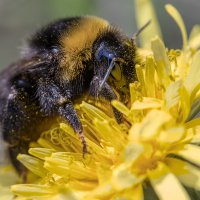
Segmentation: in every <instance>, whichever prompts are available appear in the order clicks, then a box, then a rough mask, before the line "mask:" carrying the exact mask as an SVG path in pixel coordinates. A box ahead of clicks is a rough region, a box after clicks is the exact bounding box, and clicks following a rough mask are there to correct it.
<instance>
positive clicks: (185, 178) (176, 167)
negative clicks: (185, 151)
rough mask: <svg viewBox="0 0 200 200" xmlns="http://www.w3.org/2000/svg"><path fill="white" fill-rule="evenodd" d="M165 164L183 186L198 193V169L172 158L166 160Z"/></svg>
mask: <svg viewBox="0 0 200 200" xmlns="http://www.w3.org/2000/svg"><path fill="white" fill-rule="evenodd" d="M167 164H168V166H169V168H170V170H171V171H172V172H173V173H174V174H175V175H176V176H177V177H178V179H179V180H180V181H181V182H182V183H183V184H184V185H185V186H187V187H190V188H194V189H196V190H198V191H200V169H198V168H196V167H194V166H192V165H190V164H188V163H186V162H185V161H182V160H178V159H174V158H168V160H167Z"/></svg>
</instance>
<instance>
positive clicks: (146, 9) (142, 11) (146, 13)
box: [134, 0, 162, 48]
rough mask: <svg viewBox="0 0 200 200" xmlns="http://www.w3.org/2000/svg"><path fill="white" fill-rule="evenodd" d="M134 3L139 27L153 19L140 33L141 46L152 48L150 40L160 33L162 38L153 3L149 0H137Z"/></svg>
mask: <svg viewBox="0 0 200 200" xmlns="http://www.w3.org/2000/svg"><path fill="white" fill-rule="evenodd" d="M134 3H135V12H136V20H137V25H138V27H139V28H140V27H142V26H144V24H145V23H147V22H148V21H149V20H151V24H150V25H149V26H148V27H147V28H146V29H145V30H144V31H143V32H142V33H141V35H140V43H141V46H142V47H145V48H150V40H151V39H152V38H153V37H154V36H156V35H158V36H159V37H160V38H162V33H161V30H160V26H159V23H158V20H157V17H156V13H155V10H154V6H153V3H152V1H149V0H142V1H141V0H135V1H134Z"/></svg>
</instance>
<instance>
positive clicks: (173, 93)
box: [165, 81, 181, 109]
mask: <svg viewBox="0 0 200 200" xmlns="http://www.w3.org/2000/svg"><path fill="white" fill-rule="evenodd" d="M180 87H181V81H176V82H172V83H171V84H170V85H169V86H168V87H167V90H166V92H165V100H166V106H167V108H168V109H170V108H171V107H173V106H174V105H176V104H178V103H179V99H180V97H179V96H180V94H179V91H180Z"/></svg>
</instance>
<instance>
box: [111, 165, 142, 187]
mask: <svg viewBox="0 0 200 200" xmlns="http://www.w3.org/2000/svg"><path fill="white" fill-rule="evenodd" d="M143 179H144V177H142V176H141V177H137V176H136V175H135V174H133V173H132V172H131V169H129V168H128V166H127V165H126V164H121V165H120V166H118V167H117V168H115V169H114V170H113V175H112V180H111V182H112V184H113V187H114V188H115V189H116V190H123V189H128V188H130V187H133V186H135V185H137V184H139V183H140V182H141V181H142V180H143Z"/></svg>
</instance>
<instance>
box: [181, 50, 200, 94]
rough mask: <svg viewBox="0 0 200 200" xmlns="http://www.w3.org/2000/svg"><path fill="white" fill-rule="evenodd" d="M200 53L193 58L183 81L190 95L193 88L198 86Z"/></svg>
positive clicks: (199, 82) (199, 80)
mask: <svg viewBox="0 0 200 200" xmlns="http://www.w3.org/2000/svg"><path fill="white" fill-rule="evenodd" d="M199 65H200V51H198V52H197V53H196V54H195V55H194V58H193V61H192V64H191V66H190V69H189V72H188V75H187V77H186V79H185V82H184V85H185V88H186V89H187V91H188V92H189V94H192V92H193V90H194V89H195V87H197V86H198V85H199V84H200V79H199V77H200V67H199Z"/></svg>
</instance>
